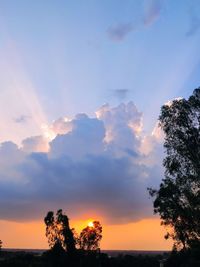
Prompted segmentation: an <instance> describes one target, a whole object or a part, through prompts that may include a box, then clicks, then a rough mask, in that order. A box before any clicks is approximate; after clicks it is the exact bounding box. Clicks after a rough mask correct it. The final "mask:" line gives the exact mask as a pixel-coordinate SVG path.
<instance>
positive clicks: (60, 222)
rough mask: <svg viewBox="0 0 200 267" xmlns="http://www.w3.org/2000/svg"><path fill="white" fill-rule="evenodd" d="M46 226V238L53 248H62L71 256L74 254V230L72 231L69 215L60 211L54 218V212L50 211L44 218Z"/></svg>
mask: <svg viewBox="0 0 200 267" xmlns="http://www.w3.org/2000/svg"><path fill="white" fill-rule="evenodd" d="M44 222H45V224H46V237H47V238H48V243H49V246H50V247H51V248H53V247H55V246H56V247H57V248H58V247H62V248H63V249H65V250H66V251H67V252H68V253H69V254H73V253H74V252H75V250H76V248H75V239H74V236H73V229H70V226H69V219H68V217H67V215H65V214H63V213H62V210H61V209H60V210H58V211H57V213H56V216H55V217H54V213H53V211H49V212H48V213H47V216H46V217H45V218H44Z"/></svg>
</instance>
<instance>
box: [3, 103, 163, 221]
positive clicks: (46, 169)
mask: <svg viewBox="0 0 200 267" xmlns="http://www.w3.org/2000/svg"><path fill="white" fill-rule="evenodd" d="M49 129H51V131H54V135H55V137H54V139H53V140H52V141H49V142H47V141H48V140H49V139H46V140H45V138H44V137H41V136H36V137H30V138H27V139H25V140H24V141H23V142H22V147H20V148H19V147H17V146H16V145H15V144H14V143H12V142H6V143H2V144H1V146H0V159H1V160H0V219H9V220H28V219H38V218H43V216H44V215H45V214H46V212H47V211H48V210H52V209H58V208H63V209H64V210H66V212H67V214H69V215H70V216H73V217H77V218H78V217H79V218H80V217H81V216H85V215H88V216H89V215H90V214H95V215H97V216H98V215H99V216H102V217H103V218H104V220H105V221H107V222H109V223H127V222H131V221H136V220H140V219H142V218H144V217H148V216H151V214H152V204H151V201H150V200H149V197H148V193H147V189H146V188H147V187H148V186H155V185H156V184H158V183H159V181H160V179H161V175H162V170H161V167H160V165H157V162H156V161H154V162H153V161H150V160H148V159H149V158H150V157H151V155H156V152H155V151H156V150H157V149H158V146H159V143H156V140H157V138H158V134H156V135H155V134H154V135H155V138H154V145H153V148H151V150H149V152H148V153H144V151H142V150H141V145H142V142H143V134H142V113H141V112H139V111H138V110H137V108H136V106H135V105H134V104H133V103H132V102H129V103H128V104H120V105H119V106H117V107H114V108H112V107H110V106H109V105H104V106H102V107H101V108H100V109H99V110H98V111H97V112H96V117H94V118H90V117H88V116H87V115H86V114H78V115H77V116H75V117H74V118H73V119H70V120H68V119H67V120H66V119H59V120H57V121H55V122H54V123H53V124H52V125H50V126H49ZM148 142H151V139H149V140H148ZM156 144H157V145H158V146H157V147H156ZM46 146H48V149H47V147H46ZM154 148H155V149H154ZM1 155H2V157H1ZM159 158H160V155H159Z"/></svg>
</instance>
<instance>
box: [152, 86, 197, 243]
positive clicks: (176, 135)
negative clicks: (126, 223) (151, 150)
mask: <svg viewBox="0 0 200 267" xmlns="http://www.w3.org/2000/svg"><path fill="white" fill-rule="evenodd" d="M159 120H160V126H161V128H162V129H163V131H164V134H165V142H164V148H165V153H166V157H165V159H164V167H165V177H164V179H163V180H162V183H161V184H160V188H159V189H158V190H156V189H150V194H151V196H152V197H154V198H155V199H154V211H155V213H159V214H160V217H161V220H162V222H161V223H162V224H163V225H164V226H166V227H167V228H169V229H170V228H171V230H168V231H167V234H166V238H169V237H171V238H173V239H174V241H175V246H182V247H184V248H187V247H190V246H191V245H192V243H194V242H199V241H200V88H198V89H195V90H194V92H193V95H192V96H190V97H189V99H188V100H186V99H179V100H174V101H172V102H171V103H170V104H168V105H164V106H163V107H162V108H161V115H160V117H159Z"/></svg>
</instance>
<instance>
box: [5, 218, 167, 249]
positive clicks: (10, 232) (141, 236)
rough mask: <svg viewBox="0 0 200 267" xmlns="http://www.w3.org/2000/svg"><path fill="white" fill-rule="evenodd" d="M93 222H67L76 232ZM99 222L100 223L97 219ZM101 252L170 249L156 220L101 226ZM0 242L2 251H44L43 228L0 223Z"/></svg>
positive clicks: (40, 225) (41, 223)
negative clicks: (11, 249)
mask: <svg viewBox="0 0 200 267" xmlns="http://www.w3.org/2000/svg"><path fill="white" fill-rule="evenodd" d="M91 221H92V220H89V221H88V220H84V221H81V220H77V221H75V220H74V221H70V226H71V227H74V228H75V229H76V231H77V232H80V231H81V230H82V229H83V228H85V227H86V226H87V225H88V223H89V222H91ZM100 221H101V220H100ZM102 225H103V239H102V242H101V249H103V250H104V249H105V250H107V249H110V250H170V249H171V248H172V242H171V241H169V240H165V239H164V234H165V229H163V227H161V226H160V220H159V219H144V220H142V221H139V222H135V223H129V224H124V225H106V224H103V223H102ZM0 239H1V240H2V241H3V247H4V248H19V249H22V248H30V249H47V248H48V242H47V239H46V237H45V225H44V223H43V222H41V221H37V222H26V223H19V222H10V221H0Z"/></svg>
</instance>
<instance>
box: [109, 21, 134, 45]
mask: <svg viewBox="0 0 200 267" xmlns="http://www.w3.org/2000/svg"><path fill="white" fill-rule="evenodd" d="M134 29H135V27H134V25H133V23H131V22H129V23H120V24H118V25H115V26H110V27H109V28H108V30H107V34H108V37H109V38H110V39H111V40H112V41H115V42H121V41H123V40H124V39H125V38H126V37H127V35H128V34H129V33H130V32H132V31H134Z"/></svg>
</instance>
